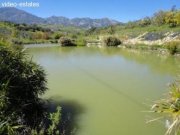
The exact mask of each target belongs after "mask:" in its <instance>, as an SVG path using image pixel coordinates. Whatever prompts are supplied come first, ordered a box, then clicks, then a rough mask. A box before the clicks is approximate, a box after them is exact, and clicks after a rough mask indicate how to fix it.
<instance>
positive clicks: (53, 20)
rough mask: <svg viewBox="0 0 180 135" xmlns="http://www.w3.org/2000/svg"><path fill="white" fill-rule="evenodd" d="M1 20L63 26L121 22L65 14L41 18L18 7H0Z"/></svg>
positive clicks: (89, 25) (89, 26) (99, 25)
mask: <svg viewBox="0 0 180 135" xmlns="http://www.w3.org/2000/svg"><path fill="white" fill-rule="evenodd" d="M0 21H10V22H14V23H20V24H21V23H25V24H50V25H62V26H75V27H82V28H92V27H106V26H111V25H116V24H120V22H118V21H116V20H112V19H109V18H102V19H92V18H73V19H69V18H66V17H63V16H51V17H48V18H41V17H38V16H36V15H33V14H31V13H28V12H26V11H23V10H20V9H17V8H0Z"/></svg>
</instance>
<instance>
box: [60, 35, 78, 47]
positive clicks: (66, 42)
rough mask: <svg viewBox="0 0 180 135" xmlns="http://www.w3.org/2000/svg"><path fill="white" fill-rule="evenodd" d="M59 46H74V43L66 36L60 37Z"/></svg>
mask: <svg viewBox="0 0 180 135" xmlns="http://www.w3.org/2000/svg"><path fill="white" fill-rule="evenodd" d="M59 42H60V44H61V46H76V44H75V43H73V41H72V40H71V39H69V38H66V37H61V38H60V40H59Z"/></svg>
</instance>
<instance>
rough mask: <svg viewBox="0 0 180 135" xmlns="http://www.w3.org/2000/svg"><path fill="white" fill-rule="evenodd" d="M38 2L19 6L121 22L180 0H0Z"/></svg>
mask: <svg viewBox="0 0 180 135" xmlns="http://www.w3.org/2000/svg"><path fill="white" fill-rule="evenodd" d="M7 1H8V2H26V1H27V2H31V1H32V2H39V3H40V7H38V8H21V9H23V10H25V11H28V12H30V13H33V14H35V15H37V16H40V17H49V16H52V15H55V16H65V17H69V18H74V17H91V18H103V17H108V18H111V19H116V20H119V21H122V22H127V21H130V20H136V19H140V18H143V17H146V16H152V15H153V13H154V12H156V11H158V10H160V9H163V10H168V9H171V7H172V6H173V5H176V7H177V8H178V9H179V8H180V0H0V2H1V3H2V2H7Z"/></svg>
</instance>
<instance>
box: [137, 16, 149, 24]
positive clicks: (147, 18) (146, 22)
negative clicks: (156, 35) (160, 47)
mask: <svg viewBox="0 0 180 135" xmlns="http://www.w3.org/2000/svg"><path fill="white" fill-rule="evenodd" d="M150 24H151V18H149V17H145V18H144V19H142V20H141V21H140V23H139V25H140V26H148V25H150Z"/></svg>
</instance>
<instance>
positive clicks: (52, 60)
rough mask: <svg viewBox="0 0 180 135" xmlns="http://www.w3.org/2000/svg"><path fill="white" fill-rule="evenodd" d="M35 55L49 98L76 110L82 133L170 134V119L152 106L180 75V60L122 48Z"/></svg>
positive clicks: (46, 50)
mask: <svg viewBox="0 0 180 135" xmlns="http://www.w3.org/2000/svg"><path fill="white" fill-rule="evenodd" d="M28 52H29V53H30V56H32V59H33V60H34V61H35V62H37V63H39V64H40V65H41V66H43V67H44V69H45V71H46V74H47V78H48V88H49V90H48V91H47V93H46V94H45V96H44V98H48V99H52V100H54V101H56V102H64V103H65V104H66V103H67V104H68V105H71V106H73V107H74V109H76V113H75V114H76V116H74V123H75V124H76V128H77V130H76V135H164V133H165V130H166V129H165V120H160V121H157V122H152V123H150V124H146V121H148V120H152V119H154V118H156V117H158V115H154V114H153V113H149V112H146V111H149V110H150V106H151V105H152V104H153V101H154V100H157V99H159V98H161V97H162V96H163V94H165V93H167V92H168V91H167V90H168V89H167V84H168V83H170V82H172V81H174V80H175V79H176V77H177V76H176V75H177V74H178V72H179V68H180V67H179V66H180V59H179V58H175V57H170V56H162V55H158V54H154V53H151V52H147V53H145V52H142V51H133V50H131V51H130V50H129V51H128V50H122V49H120V48H87V47H77V48H76V47H73V48H62V47H39V48H38V47H36V48H29V49H28Z"/></svg>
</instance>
